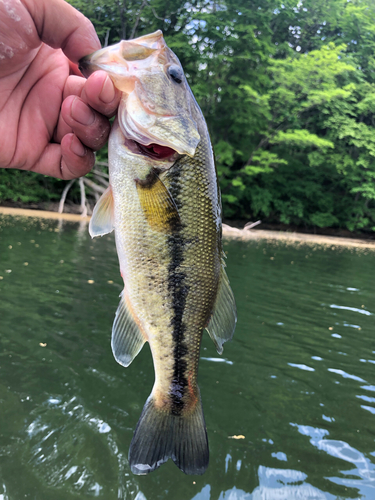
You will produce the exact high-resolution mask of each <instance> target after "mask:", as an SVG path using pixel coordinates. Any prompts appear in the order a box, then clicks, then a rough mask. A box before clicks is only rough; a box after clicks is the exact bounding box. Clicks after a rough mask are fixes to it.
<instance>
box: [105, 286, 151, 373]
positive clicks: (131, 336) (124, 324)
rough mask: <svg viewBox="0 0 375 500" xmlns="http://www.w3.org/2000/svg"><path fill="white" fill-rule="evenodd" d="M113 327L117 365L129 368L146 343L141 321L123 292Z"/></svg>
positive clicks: (114, 352) (113, 347)
mask: <svg viewBox="0 0 375 500" xmlns="http://www.w3.org/2000/svg"><path fill="white" fill-rule="evenodd" d="M120 297H121V300H120V304H119V306H118V308H117V311H116V317H115V321H114V322H113V327H112V341H111V345H112V352H113V356H114V357H115V360H116V361H117V363H120V365H122V366H129V365H130V363H131V362H132V361H133V359H134V358H135V357H136V356H137V354H138V353H139V352H140V350H141V349H142V347H143V344H144V343H145V342H146V337H145V335H144V334H143V332H142V330H141V327H140V324H139V321H138V320H137V318H136V316H135V314H134V312H133V311H132V308H131V305H130V302H129V301H128V300H127V297H126V294H125V292H124V291H123V292H122V293H121V295H120Z"/></svg>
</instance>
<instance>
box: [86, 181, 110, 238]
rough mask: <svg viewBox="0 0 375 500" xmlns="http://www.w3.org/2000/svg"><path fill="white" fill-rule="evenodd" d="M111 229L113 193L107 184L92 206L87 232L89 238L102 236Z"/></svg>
mask: <svg viewBox="0 0 375 500" xmlns="http://www.w3.org/2000/svg"><path fill="white" fill-rule="evenodd" d="M113 229H114V226H113V194H112V189H111V186H109V187H108V188H107V189H106V190H105V191H104V193H103V194H102V195H101V197H100V198H99V201H98V202H97V204H96V205H95V207H94V211H93V213H92V217H91V220H90V224H89V233H90V236H91V238H95V236H104V235H105V234H108V233H110V232H112V231H113Z"/></svg>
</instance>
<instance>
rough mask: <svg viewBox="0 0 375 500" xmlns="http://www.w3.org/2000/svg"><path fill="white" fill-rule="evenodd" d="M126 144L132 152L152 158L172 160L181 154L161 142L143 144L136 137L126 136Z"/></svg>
mask: <svg viewBox="0 0 375 500" xmlns="http://www.w3.org/2000/svg"><path fill="white" fill-rule="evenodd" d="M125 145H126V147H127V148H128V149H129V150H130V151H131V152H132V153H134V154H137V155H142V156H146V157H147V158H150V159H151V160H156V161H162V160H167V161H171V162H172V161H175V160H176V159H177V157H178V156H179V153H178V152H177V151H176V150H175V149H172V148H170V147H168V146H163V145H161V144H156V143H155V142H152V143H151V144H141V143H140V142H138V141H136V140H134V139H130V138H126V137H125Z"/></svg>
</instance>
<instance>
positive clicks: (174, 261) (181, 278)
mask: <svg viewBox="0 0 375 500" xmlns="http://www.w3.org/2000/svg"><path fill="white" fill-rule="evenodd" d="M180 169H181V167H180ZM180 169H179V166H178V165H177V164H175V166H174V167H173V172H171V176H170V180H171V184H170V187H169V190H170V193H171V195H172V197H173V199H174V200H175V202H176V203H178V202H177V200H178V195H179V192H180V183H179V177H180V173H181V172H180ZM182 228H183V226H182V225H181V224H179V225H178V226H177V227H175V230H174V231H173V233H172V234H171V236H169V238H168V246H169V249H170V258H171V261H170V265H169V268H168V289H169V291H170V292H171V295H172V301H173V302H172V309H173V318H172V321H171V326H172V327H173V331H172V335H173V341H174V349H173V359H174V366H173V380H172V387H171V393H170V397H171V403H172V413H173V414H174V415H181V413H182V411H183V408H184V401H183V396H184V394H185V389H186V387H187V384H188V382H187V378H186V371H187V363H186V361H185V360H184V359H182V358H184V356H186V354H187V352H188V347H187V345H186V343H185V331H186V325H184V324H183V322H182V317H183V314H184V310H185V305H186V298H187V295H188V291H189V287H188V286H187V285H186V282H185V278H186V274H185V273H183V272H181V271H178V268H179V266H180V265H181V264H182V262H183V260H184V247H185V240H184V237H183V235H182Z"/></svg>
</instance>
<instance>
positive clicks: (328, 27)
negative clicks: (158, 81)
mask: <svg viewBox="0 0 375 500" xmlns="http://www.w3.org/2000/svg"><path fill="white" fill-rule="evenodd" d="M70 3H72V4H73V5H74V6H75V7H76V8H78V9H79V10H81V11H82V12H83V13H84V14H85V15H86V16H88V17H89V18H90V19H91V20H92V22H93V23H94V26H95V28H96V30H97V32H98V34H99V37H100V39H101V41H102V44H103V45H104V44H107V43H108V44H112V43H115V42H117V41H119V40H120V39H121V38H133V37H136V36H140V35H142V34H144V33H149V32H151V31H154V30H156V29H162V30H163V32H164V35H165V38H166V40H167V43H168V44H169V46H170V47H171V48H172V49H173V50H174V51H175V52H176V54H177V55H178V57H179V58H180V60H181V63H182V65H183V67H184V69H185V73H186V75H187V78H188V79H189V82H190V85H191V87H192V90H193V92H194V95H195V96H196V98H197V100H198V102H199V104H200V106H201V108H202V111H203V113H204V115H205V117H206V119H207V123H208V126H209V129H210V132H211V137H212V143H213V146H214V150H215V155H216V162H217V170H218V175H219V181H220V185H221V189H222V199H223V206H224V213H225V215H226V216H227V217H228V216H229V217H230V216H233V217H234V216H235V217H244V218H250V219H253V218H255V217H256V218H262V219H263V220H267V221H273V222H283V223H293V224H299V225H305V226H317V227H328V226H340V227H346V228H349V229H350V230H368V231H372V230H374V227H375V119H374V112H375V58H374V54H375V24H374V22H373V20H374V18H375V3H374V2H370V1H369V0H352V1H350V2H348V1H347V0H330V1H329V2H327V0H304V1H303V2H300V1H299V0H283V2H282V3H281V2H280V0H212V1H211V2H205V1H203V0H192V1H191V2H189V3H188V4H187V3H186V2H185V1H182V0H169V1H168V2H165V0H126V1H125V0H106V1H105V2H104V1H103V0H70ZM105 154H106V152H105V151H101V152H100V153H99V158H100V160H105ZM10 175H11V176H14V180H13V179H12V182H14V184H13V185H12V186H11V183H10V181H9V179H10V177H9V176H10ZM18 175H19V174H17V173H14V172H5V173H3V172H1V173H0V199H5V198H7V199H16V198H17V197H18V199H21V196H23V197H26V198H27V197H29V198H30V199H33V200H34V199H36V198H38V197H39V196H41V197H42V196H46V193H45V188H44V187H43V186H45V183H46V182H47V181H46V180H45V179H43V178H38V179H37V177H35V176H31V177H30V178H28V177H27V178H26V177H25V173H22V174H21V175H22V179H25V181H24V182H25V183H26V185H27V186H28V187H25V189H24V188H23V187H22V186H20V183H21V182H20V178H19V177H18ZM41 179H43V180H41ZM49 189H52V192H53V193H57V192H58V193H59V194H60V192H61V183H58V181H56V183H52V185H51V186H50V188H49ZM18 193H19V194H18ZM53 196H55V194H54V195H53ZM26 198H24V199H26Z"/></svg>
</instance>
